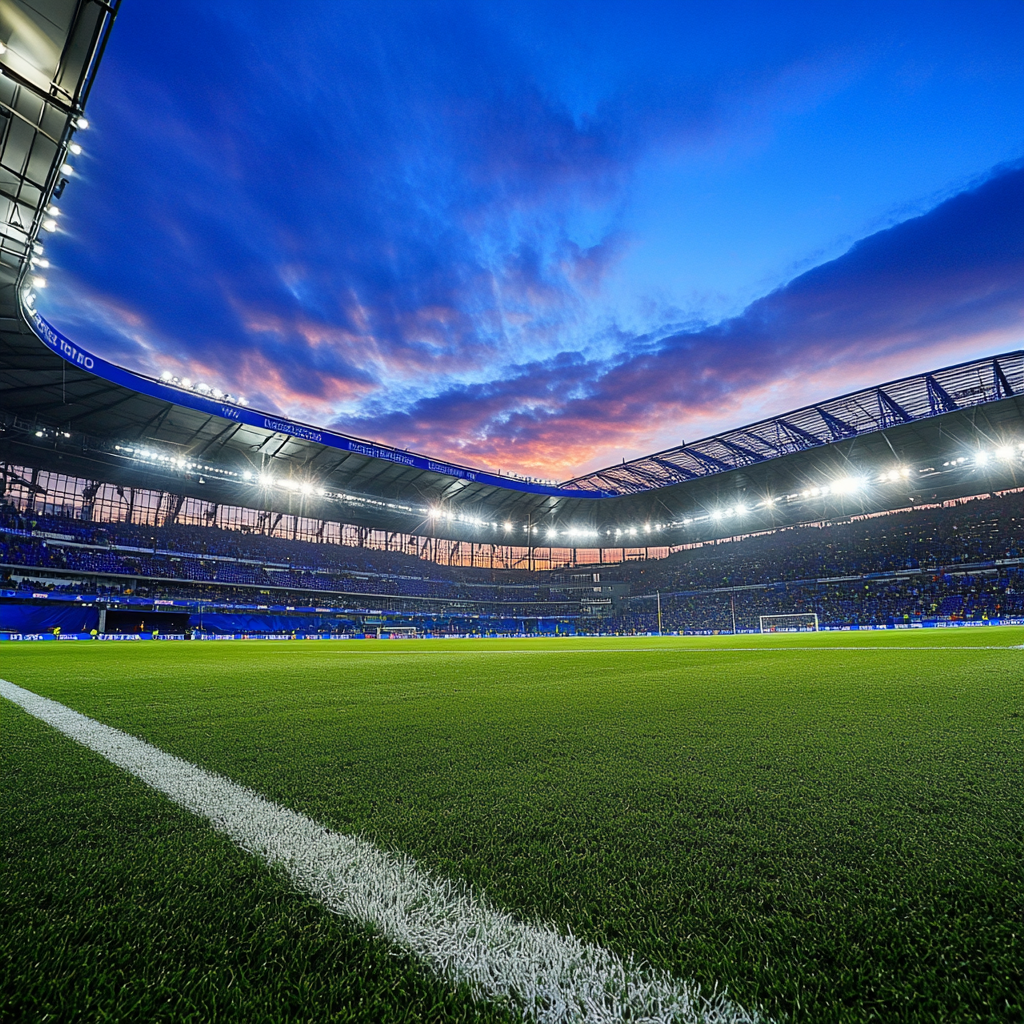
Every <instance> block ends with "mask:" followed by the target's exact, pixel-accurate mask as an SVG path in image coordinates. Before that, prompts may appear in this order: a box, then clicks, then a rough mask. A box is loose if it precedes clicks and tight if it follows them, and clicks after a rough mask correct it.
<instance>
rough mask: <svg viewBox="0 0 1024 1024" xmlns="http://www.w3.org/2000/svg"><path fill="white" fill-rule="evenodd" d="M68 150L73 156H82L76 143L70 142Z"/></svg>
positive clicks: (80, 149)
mask: <svg viewBox="0 0 1024 1024" xmlns="http://www.w3.org/2000/svg"><path fill="white" fill-rule="evenodd" d="M68 149H70V150H71V152H72V153H74V154H75V156H81V154H82V147H81V146H80V145H79V144H78V143H77V142H72V143H71V145H70V146H68Z"/></svg>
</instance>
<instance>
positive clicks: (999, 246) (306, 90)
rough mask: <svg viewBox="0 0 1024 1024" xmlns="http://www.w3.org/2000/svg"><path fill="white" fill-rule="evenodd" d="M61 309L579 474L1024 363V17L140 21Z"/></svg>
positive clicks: (345, 16)
mask: <svg viewBox="0 0 1024 1024" xmlns="http://www.w3.org/2000/svg"><path fill="white" fill-rule="evenodd" d="M87 113H88V117H89V121H90V127H89V129H88V130H87V131H83V132H81V133H79V138H78V141H79V142H80V143H81V144H82V146H83V152H82V154H81V155H80V156H78V157H77V158H76V159H75V174H74V176H73V179H72V181H71V183H70V184H69V185H68V187H67V189H66V190H65V193H64V195H63V197H62V200H61V203H60V206H61V208H62V215H61V217H60V218H59V220H60V225H61V229H60V231H59V232H58V233H57V234H56V235H53V236H50V239H49V240H48V251H47V256H48V257H49V258H50V261H51V264H52V267H51V270H50V271H49V272H48V286H47V288H46V290H45V292H44V293H42V294H41V296H40V300H39V308H40V310H41V312H43V314H44V315H45V316H47V318H48V319H50V320H51V322H52V323H53V324H54V325H55V326H56V327H58V328H59V329H60V330H62V331H63V332H64V333H65V334H66V335H68V336H69V337H70V338H71V339H72V340H74V341H76V342H78V343H79V344H81V345H83V346H84V347H86V348H87V349H90V350H91V351H93V352H95V353H97V354H99V355H102V356H104V357H105V358H108V359H111V360H113V361H115V362H118V363H120V364H122V365H125V366H128V367H130V368H132V369H135V370H138V371H141V372H143V373H148V374H151V375H154V376H157V375H159V374H160V372H161V371H163V370H170V371H171V372H173V373H176V374H178V375H179V376H189V377H191V378H193V379H202V380H204V381H206V382H208V383H209V384H210V385H211V386H219V387H220V388H222V389H223V390H225V391H231V392H233V393H239V392H240V393H242V394H244V395H245V396H246V397H247V398H248V399H249V401H250V404H251V405H253V406H254V407H256V408H260V409H265V410H267V411H273V412H277V413H281V414H284V415H287V416H291V417H293V418H297V419H301V420H304V421H307V422H312V423H315V424H317V425H320V426H331V427H334V428H336V429H338V430H340V431H342V432H345V433H349V434H355V435H358V436H361V437H367V438H371V439H373V440H376V441H380V442H385V443H388V444H393V445H397V446H399V447H403V448H410V449H412V450H416V451H421V452H424V453H426V454H430V455H433V456H436V457H443V458H447V459H452V460H455V461H457V462H460V463H463V464H468V465H472V466H478V467H482V468H490V469H500V470H505V471H513V472H520V473H526V474H530V475H533V476H540V477H545V478H551V479H560V480H561V479H567V478H570V477H572V476H575V475H577V474H580V473H584V472H587V471H590V470H593V469H596V468H598V467H600V466H604V465H609V464H611V463H615V462H619V461H621V460H622V459H627V460H628V459H630V458H632V457H636V456H640V455H643V454H647V453H649V452H651V451H654V450H658V449H662V448H666V447H670V446H672V445H676V444H679V443H680V441H682V440H688V441H692V440H695V439H697V438H699V437H703V436H707V435H709V434H712V433H715V432H717V431H719V430H723V429H726V428H729V427H736V426H740V425H742V424H744V423H748V422H751V421H753V420H755V419H757V418H760V417H763V416H768V415H772V414H777V413H782V412H785V411H786V410H788V409H792V408H795V407H798V406H801V405H804V404H807V403H809V402H812V401H818V400H822V399H825V398H829V397H833V396H835V395H837V394H841V393H844V392H846V391H849V390H852V389H854V388H857V387H861V386H869V385H871V384H876V383H880V382H882V381H884V380H888V379H893V378H896V377H899V376H904V375H908V374H912V373H916V372H921V371H925V370H929V369H935V368H938V367H940V366H944V365H948V364H950V363H955V362H961V361H964V360H968V359H973V358H976V357H980V356H983V355H987V354H991V353H996V352H1001V351H1007V350H1010V349H1014V348H1019V347H1022V341H1024V4H1021V3H1019V2H1017V0H1008V2H985V0H975V2H972V3H965V2H958V3H941V2H929V3H921V4H916V3H913V2H909V0H905V2H901V3H899V4H892V3H878V4H862V3H849V4H844V5H839V4H821V3H818V2H814V3H785V2H779V3H771V4H768V3H757V4H754V3H729V2H716V3H706V2H705V3H685V2H673V3H660V2H648V0H628V2H622V3H609V2H602V0H586V2H582V3H577V2H574V0H543V2H538V3H527V2H515V0H506V2H503V3H500V4H496V3H491V2H475V3H473V2H470V3H457V2H453V3H433V2H430V0H390V2H386V3H378V2H358V0H331V2H324V3H320V2H316V0H306V2H304V3H302V4H289V5H282V4H280V3H279V2H278V3H259V2H249V0H246V2H238V3H234V2H228V0H217V2H213V3H210V2H205V3H188V2H183V0H182V2H178V3H175V4H150V3H138V2H134V0H128V2H126V3H124V4H123V5H122V8H121V13H120V14H119V16H118V19H117V23H116V24H115V26H114V30H113V33H112V36H111V39H110V43H109V45H108V48H107V51H106V55H105V57H104V60H103V64H102V66H101V68H100V72H99V75H98V77H97V80H96V84H95V86H94V88H93V92H92V95H91V98H90V100H89V105H88V110H87Z"/></svg>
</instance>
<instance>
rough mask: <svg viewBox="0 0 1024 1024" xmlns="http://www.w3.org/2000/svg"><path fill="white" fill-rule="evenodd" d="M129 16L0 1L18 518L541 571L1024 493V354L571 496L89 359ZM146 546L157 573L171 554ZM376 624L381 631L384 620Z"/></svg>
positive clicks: (441, 599) (627, 473)
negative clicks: (77, 220) (102, 207)
mask: <svg viewBox="0 0 1024 1024" xmlns="http://www.w3.org/2000/svg"><path fill="white" fill-rule="evenodd" d="M116 12H117V3H113V4H110V3H106V2H98V0H83V2H71V0H68V2H57V0H49V2H44V3H39V4H35V5H34V6H32V7H31V8H30V7H28V6H27V5H24V4H21V3H18V2H17V0H0V20H5V21H6V23H7V24H6V27H7V28H9V29H10V31H9V32H8V33H7V38H8V40H9V44H8V46H7V49H6V52H5V53H3V54H0V115H2V118H3V121H2V145H0V179H2V181H0V212H2V220H3V230H2V235H0V415H2V420H0V465H2V481H3V501H4V503H5V504H6V505H7V506H8V511H9V512H10V513H11V515H15V516H22V517H24V516H25V515H28V516H30V517H37V519H36V521H37V522H38V519H39V518H41V517H47V518H48V519H54V518H64V519H65V520H77V521H78V522H86V521H87V522H90V523H96V522H98V521H108V522H112V523H114V522H121V523H124V524H127V525H128V526H133V525H135V526H149V527H153V528H160V529H172V528H174V527H176V526H179V525H182V524H187V523H193V524H195V523H203V522H205V523H206V524H208V525H211V526H219V527H222V528H227V529H234V530H236V531H240V532H245V533H247V534H250V535H252V534H259V535H262V536H267V537H276V538H278V539H283V540H293V541H296V542H298V541H300V540H307V541H316V542H324V543H331V542H333V543H335V544H337V545H339V546H349V547H366V548H370V549H374V550H382V551H383V552H384V553H385V554H391V553H398V554H402V555H405V556H413V557H415V558H417V559H419V560H421V561H430V562H435V563H441V564H448V565H452V564H468V565H471V566H477V567H482V568H488V569H492V570H505V569H515V568H519V569H525V570H528V571H529V570H536V569H538V568H548V569H555V568H562V569H564V568H565V567H582V566H593V565H602V564H607V563H618V562H623V561H627V560H629V559H635V558H644V557H647V556H650V555H652V554H668V553H670V552H671V551H674V550H679V549H686V548H689V547H691V546H693V545H699V544H705V543H708V542H714V541H716V540H719V539H722V538H727V537H735V536H738V535H748V534H760V533H765V532H769V531H777V530H784V529H788V528H792V527H797V526H800V525H801V524H809V523H822V522H833V521H834V522H840V521H850V519H851V517H859V516H871V515H874V514H877V513H883V512H887V511H891V510H894V509H903V508H914V507H941V506H942V505H944V504H947V505H948V504H950V503H956V502H957V501H959V500H960V499H963V498H965V497H969V496H973V495H979V494H994V493H999V492H1004V491H1012V490H1014V489H1016V488H1017V487H1018V486H1020V485H1021V483H1022V482H1024V481H1022V480H1021V474H1022V472H1024V459H1022V453H1024V351H1013V352H1007V353H1004V354H1001V355H998V356H994V357H989V358H986V359H981V360H974V361H970V362H964V363H960V364H958V365H954V366H948V367H944V368H940V369H935V370H933V371H931V372H928V373H922V374H918V375H915V376H912V377H907V378H903V379H901V380H897V381H891V382H887V383H883V384H879V385H877V386H875V387H871V388H866V389H863V390H860V391H857V392H854V393H849V394H845V395H841V396H839V397H837V398H834V399H831V400H829V401H824V402H820V403H817V404H815V405H811V406H807V407H804V408H802V409H797V410H793V411H791V412H788V413H786V414H784V415H781V416H776V417H772V418H769V419H764V420H760V421H758V422H756V423H752V424H749V425H747V426H743V427H738V428H736V429H733V430H730V431H726V432H725V433H722V434H718V435H716V436H714V437H708V438H704V439H701V440H699V441H696V442H693V443H690V444H683V445H680V446H678V447H676V448H672V449H668V450H665V451H661V452H656V453H654V454H651V455H649V456H646V457H644V458H640V459H635V460H633V461H631V462H626V463H622V464H620V465H615V466H610V467H608V468H606V469H602V470H599V471H596V472H593V473H589V474H587V475H585V476H581V477H577V478H574V479H571V480H566V481H563V482H560V483H555V482H549V481H540V480H535V479H526V478H520V477H515V476H509V475H504V474H498V473H495V472H492V471H488V470H481V469H476V468H472V467H468V466H463V465H456V464H453V463H451V462H450V461H448V460H444V459H435V458H433V457H431V456H430V455H429V454H421V453H417V452H411V451H407V450H404V449H401V448H398V447H395V446H393V445H390V444H387V443H384V442H381V441H377V440H373V439H364V438H359V437H354V436H350V435H348V434H345V433H344V432H342V431H341V430H339V429H335V428H324V427H320V426H315V425H310V424H305V423H300V422H296V421H294V420H291V419H289V418H287V417H286V416H283V415H280V414H278V413H274V412H265V411H260V410H257V409H253V408H252V407H251V406H250V405H249V404H248V403H247V402H246V401H245V399H244V398H243V397H242V396H240V395H238V394H236V393H232V391H231V390H230V388H231V385H230V384H229V383H226V382H211V383H206V382H202V381H189V380H181V379H178V378H177V377H174V376H173V375H171V374H170V373H169V372H168V373H165V374H163V375H161V376H160V377H148V376H144V375H142V374H139V373H136V372H134V371H132V370H129V369H126V368H124V367H121V366H118V365H115V364H113V363H111V362H109V361H107V360H104V359H103V358H101V357H100V356H99V355H98V354H96V353H92V352H89V351H86V350H85V349H83V348H82V347H81V346H80V345H78V344H77V343H76V341H75V339H74V338H69V337H66V336H65V335H64V334H63V333H62V332H61V330H60V328H59V325H53V324H50V323H49V322H48V321H47V320H46V319H45V318H44V317H43V316H42V314H41V313H40V312H39V310H38V308H37V303H38V300H39V295H40V293H41V289H42V288H43V287H45V284H46V281H45V276H46V268H47V266H48V263H47V255H46V242H47V240H48V238H49V237H50V236H51V235H53V234H54V233H56V232H59V231H60V230H61V218H60V208H59V206H60V199H61V198H62V196H63V195H64V193H65V190H66V189H69V188H71V189H73V188H74V181H75V169H74V160H75V155H76V153H77V152H80V143H79V142H78V141H77V140H78V139H79V138H81V133H82V132H83V131H85V130H86V129H87V121H86V118H85V103H86V100H87V99H88V95H89V90H90V88H91V85H92V82H93V79H94V77H95V75H96V73H97V69H98V66H99V62H100V59H101V57H102V53H103V49H104V46H105V45H106V40H107V37H108V35H109V32H110V29H111V26H112V24H113V20H114V17H115V15H116ZM104 503H105V504H104ZM12 522H13V520H12ZM51 525H52V524H51ZM11 529H13V530H15V531H19V532H17V534H16V535H17V536H19V537H20V536H23V535H25V534H26V530H27V535H28V536H32V535H33V533H34V532H39V533H42V534H47V533H49V534H56V535H58V536H57V539H58V540H60V538H61V537H63V538H64V539H63V543H64V544H65V545H67V544H75V543H77V542H76V541H75V540H74V537H75V533H74V531H71V532H63V533H62V532H61V531H60V530H54V529H48V530H41V531H38V530H36V529H35V528H34V527H32V526H31V525H30V524H26V523H25V522H21V521H20V520H19V524H16V525H15V526H12V527H11ZM69 538H70V539H69ZM50 539H51V540H53V539H54V538H53V537H51V538H50ZM122 539H123V538H122ZM85 546H88V545H87V544H86V545H85ZM114 546H115V547H117V546H120V547H128V548H129V549H130V548H131V545H130V544H128V545H124V544H122V545H114ZM68 550H70V549H68ZM148 550H149V551H151V553H152V554H153V556H154V557H157V553H158V546H157V542H156V540H154V541H153V544H152V545H151V546H150V547H149V548H148ZM168 557H171V556H168ZM220 557H225V556H220ZM65 561H66V560H65ZM7 562H8V565H12V564H13V563H11V562H10V557H9V556H8V557H7ZM21 568H22V569H24V568H25V567H24V566H21ZM37 568H38V564H37ZM51 568H52V567H51ZM65 568H66V566H65ZM39 571H40V572H42V571H43V570H42V568H40V569H39ZM46 571H47V572H49V571H50V570H49V569H47V570H46ZM84 571H85V570H83V572H84ZM351 571H357V570H351ZM371 574H372V571H371ZM94 575H95V573H94ZM107 575H108V576H110V577H111V578H113V577H115V576H119V575H120V576H123V573H122V574H119V573H108V574H107ZM398 575H399V576H400V575H401V574H398ZM44 578H45V574H44ZM167 578H168V579H172V580H175V579H177V577H175V576H173V575H172V576H170V577H167ZM352 578H355V577H352ZM591 583H597V584H598V587H594V586H590V584H591ZM245 585H246V586H248V585H249V584H245ZM488 585H489V584H484V583H479V584H471V583H466V586H481V587H483V586H488ZM523 585H524V586H528V587H529V588H531V589H530V594H531V595H532V598H531V599H529V600H527V599H526V597H525V595H520V597H521V598H522V599H521V600H520V599H519V598H516V595H514V594H512V595H511V597H509V594H508V593H503V595H502V598H501V601H504V605H502V607H503V609H504V610H505V611H508V612H509V613H510V614H509V615H506V616H505V618H507V619H516V618H518V619H519V620H520V621H522V620H525V619H528V618H533V619H539V618H545V617H548V618H552V619H555V618H558V617H559V616H562V617H563V618H565V617H569V616H573V615H575V616H580V615H586V614H589V613H594V614H597V612H598V611H599V610H601V609H600V608H599V607H598V606H603V605H605V604H607V606H608V607H607V608H604V609H603V610H604V611H606V612H607V611H609V610H610V608H611V605H612V603H613V601H619V600H620V599H621V596H622V595H621V593H619V592H618V591H615V588H614V586H612V585H611V584H609V588H610V590H609V593H608V594H604V593H603V592H602V589H601V587H602V586H603V584H602V581H601V580H595V579H587V577H586V575H585V574H582V573H581V574H578V575H577V576H576V577H571V578H569V577H566V578H565V579H564V580H561V581H560V582H559V584H558V586H559V588H560V589H559V590H558V593H559V594H561V595H562V598H561V599H556V600H554V601H552V599H551V598H550V591H549V594H548V596H546V597H543V596H541V591H542V590H543V587H540V588H539V589H538V586H537V584H536V583H535V582H533V581H531V582H530V583H529V584H523ZM252 586H258V585H257V584H255V583H254V584H252ZM267 586H269V587H274V586H276V584H272V583H271V584H267ZM503 586H504V587H505V588H506V590H507V588H508V587H514V586H515V584H514V583H512V582H507V581H503ZM622 586H625V584H622ZM281 589H282V590H283V591H285V592H288V593H292V592H293V591H294V590H295V589H296V588H294V587H292V588H291V589H289V587H288V586H282V588H281ZM298 589H302V588H298ZM336 592H337V591H336ZM353 593H359V591H358V590H356V591H353ZM594 594H597V595H600V596H597V597H595V596H588V595H594ZM477 597H478V599H476V598H473V596H472V595H470V596H469V597H466V596H465V595H463V596H454V597H453V596H444V595H440V594H433V595H422V594H421V595H417V594H415V593H411V592H410V593H407V594H404V595H402V594H393V595H389V596H388V600H387V601H386V602H379V604H381V605H382V607H380V608H377V609H376V610H375V614H377V616H378V617H380V616H382V615H385V614H396V613H402V614H414V613H415V612H416V604H417V601H419V602H421V603H422V602H424V601H427V602H430V610H429V614H431V615H444V614H446V609H447V611H448V612H450V611H451V610H452V608H453V607H457V608H459V609H461V611H460V614H462V613H465V614H481V613H482V614H485V615H492V614H495V610H494V609H493V608H491V610H489V611H488V610H486V609H485V605H487V604H488V602H490V604H491V605H493V604H494V603H495V601H494V600H492V599H491V598H490V597H487V598H485V597H483V596H480V595H477ZM182 600H185V599H182ZM293 600H294V598H293ZM446 602H447V604H446ZM517 602H518V603H517ZM200 603H202V602H201V601H200ZM499 603H500V601H499ZM257 604H264V605H266V604H267V603H266V602H258V603H257ZM384 605H387V607H383V606H384ZM268 607H269V606H268ZM281 607H282V608H284V610H285V611H287V610H288V607H289V605H288V603H285V604H283V605H282V606H281ZM292 610H294V608H293V609H292ZM420 610H421V611H423V608H422V607H421V608H420ZM355 611H356V612H358V615H359V616H361V619H360V620H359V621H360V622H363V621H364V620H366V619H367V618H370V617H372V616H371V611H374V610H370V609H367V608H365V607H364V608H361V609H356V610H355ZM513 613H514V614H513ZM424 614H428V613H427V612H426V611H424Z"/></svg>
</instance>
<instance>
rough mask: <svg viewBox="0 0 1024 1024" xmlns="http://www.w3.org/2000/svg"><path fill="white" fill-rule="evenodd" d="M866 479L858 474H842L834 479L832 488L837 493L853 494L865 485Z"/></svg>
mask: <svg viewBox="0 0 1024 1024" xmlns="http://www.w3.org/2000/svg"><path fill="white" fill-rule="evenodd" d="M864 482H865V481H864V480H863V479H862V478H861V477H858V476H841V477H840V478H839V479H838V480H833V481H832V490H833V491H834V492H835V493H836V494H852V493H853V492H854V491H859V490H860V489H861V488H862V487H863V486H864Z"/></svg>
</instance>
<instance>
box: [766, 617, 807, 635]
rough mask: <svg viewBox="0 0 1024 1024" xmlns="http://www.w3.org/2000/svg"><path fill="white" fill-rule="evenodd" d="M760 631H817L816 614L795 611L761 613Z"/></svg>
mask: <svg viewBox="0 0 1024 1024" xmlns="http://www.w3.org/2000/svg"><path fill="white" fill-rule="evenodd" d="M761 632H762V633H817V632H818V616H817V614H816V613H815V612H796V613H795V614H793V615H762V616H761Z"/></svg>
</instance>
